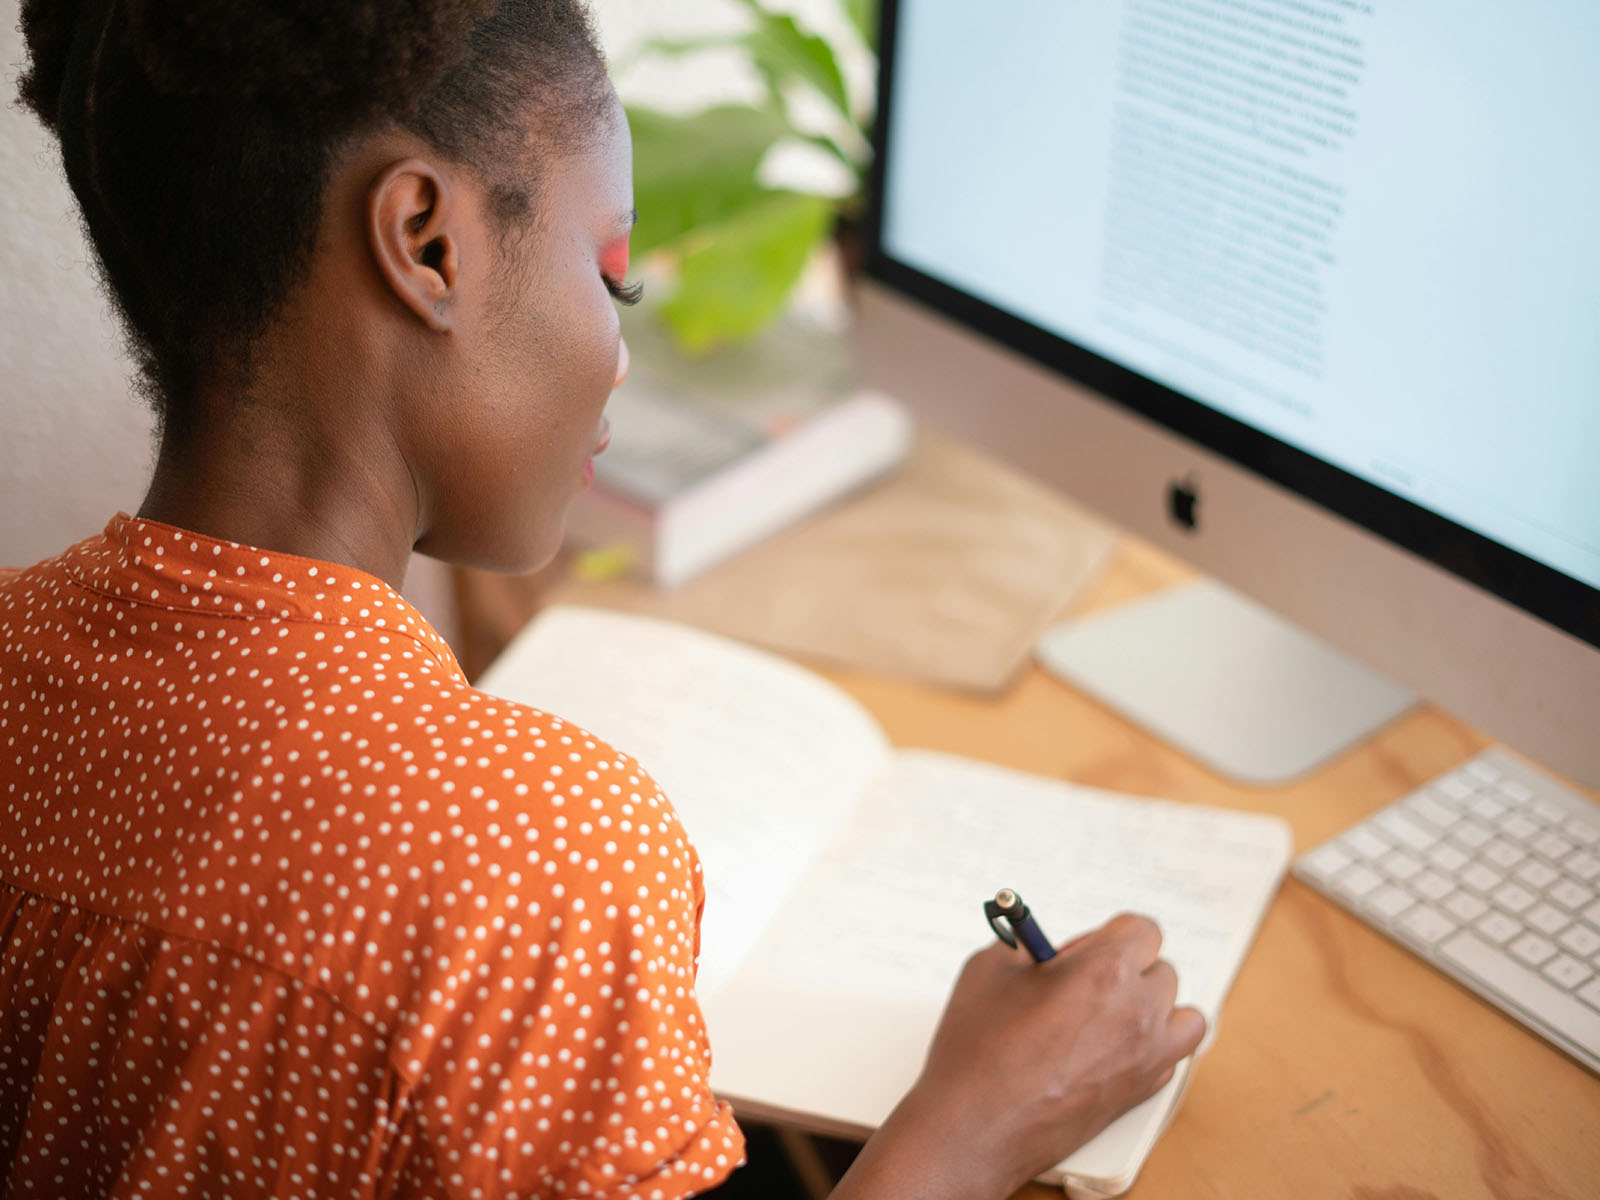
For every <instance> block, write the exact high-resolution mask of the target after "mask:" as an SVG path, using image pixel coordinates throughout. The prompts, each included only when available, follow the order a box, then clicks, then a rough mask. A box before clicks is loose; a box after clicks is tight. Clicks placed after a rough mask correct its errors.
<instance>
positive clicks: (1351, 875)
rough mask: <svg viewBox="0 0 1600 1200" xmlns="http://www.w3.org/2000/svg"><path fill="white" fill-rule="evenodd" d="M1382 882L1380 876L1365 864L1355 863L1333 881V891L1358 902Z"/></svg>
mask: <svg viewBox="0 0 1600 1200" xmlns="http://www.w3.org/2000/svg"><path fill="white" fill-rule="evenodd" d="M1382 882H1383V876H1382V875H1379V874H1378V873H1377V872H1376V871H1374V870H1373V869H1372V868H1371V867H1369V866H1367V865H1366V864H1365V863H1357V864H1356V865H1355V866H1353V867H1351V868H1350V869H1349V870H1348V871H1346V872H1345V873H1344V874H1343V875H1341V876H1339V877H1338V878H1337V879H1335V880H1334V881H1333V889H1334V891H1336V892H1340V893H1342V894H1344V895H1346V896H1349V897H1350V898H1351V899H1352V900H1359V899H1361V897H1363V896H1365V895H1366V894H1367V893H1368V892H1370V891H1372V889H1373V888H1375V887H1377V886H1378V885H1379V884H1381V883H1382Z"/></svg>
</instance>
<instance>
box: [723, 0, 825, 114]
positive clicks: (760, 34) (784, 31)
mask: <svg viewBox="0 0 1600 1200" xmlns="http://www.w3.org/2000/svg"><path fill="white" fill-rule="evenodd" d="M745 7H746V8H748V9H749V10H750V11H751V12H752V13H753V14H755V18H756V27H755V29H754V30H752V31H751V32H750V33H747V34H745V36H744V38H743V41H744V44H745V46H746V48H747V49H749V51H750V57H751V58H752V59H753V60H754V62H755V65H756V70H758V71H760V72H761V74H762V75H763V76H764V77H765V78H766V80H767V85H768V86H769V87H770V88H771V89H772V91H773V93H774V94H775V95H778V94H781V93H780V91H779V85H780V84H782V83H783V82H784V81H786V80H789V79H802V80H804V81H805V82H806V83H809V84H810V85H811V86H812V87H814V88H816V89H817V91H819V92H821V93H822V94H823V96H825V97H826V98H827V100H828V101H829V103H831V104H832V105H833V106H834V107H835V108H837V109H838V110H839V111H840V112H841V113H843V114H844V115H845V116H846V117H847V118H848V117H850V97H849V95H848V94H847V93H846V92H845V87H844V75H843V74H842V73H841V72H840V71H839V61H838V59H836V58H835V57H834V55H833V47H831V46H829V45H828V43H827V42H825V41H823V39H822V38H820V37H818V36H817V35H816V34H814V33H806V32H805V31H804V30H803V29H801V28H800V26H799V25H797V24H795V20H794V18H793V17H791V16H788V15H787V14H784V15H781V16H780V15H778V14H775V13H769V12H767V11H766V10H765V9H763V8H762V7H761V6H760V5H758V4H756V3H755V0H745Z"/></svg>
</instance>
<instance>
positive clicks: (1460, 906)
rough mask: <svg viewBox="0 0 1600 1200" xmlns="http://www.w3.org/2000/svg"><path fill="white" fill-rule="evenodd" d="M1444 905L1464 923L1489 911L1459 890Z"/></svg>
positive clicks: (1469, 894) (1470, 895)
mask: <svg viewBox="0 0 1600 1200" xmlns="http://www.w3.org/2000/svg"><path fill="white" fill-rule="evenodd" d="M1444 907H1445V911H1446V912H1448V913H1449V914H1450V915H1451V916H1452V917H1455V918H1456V919H1457V920H1458V921H1461V922H1463V923H1470V922H1472V921H1476V920H1477V919H1478V918H1479V917H1481V916H1483V914H1484V913H1486V912H1488V911H1489V906H1488V905H1487V904H1485V903H1484V902H1483V901H1482V900H1479V899H1478V898H1477V897H1476V896H1474V895H1473V894H1472V893H1471V892H1457V893H1456V894H1455V895H1453V896H1451V897H1450V899H1448V900H1446V901H1445V902H1444ZM1513 924H1515V923H1514V922H1513ZM1580 953H1583V952H1582V951H1580Z"/></svg>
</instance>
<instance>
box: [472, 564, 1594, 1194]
mask: <svg viewBox="0 0 1600 1200" xmlns="http://www.w3.org/2000/svg"><path fill="white" fill-rule="evenodd" d="M1187 574H1188V572H1187V571H1186V570H1185V569H1184V568H1183V567H1181V566H1180V565H1178V564H1177V563H1175V562H1173V561H1172V560H1171V559H1169V558H1167V557H1165V556H1164V555H1161V554H1159V553H1158V552H1156V551H1154V550H1152V549H1149V548H1147V547H1144V546H1142V545H1140V544H1138V543H1133V542H1127V543H1124V544H1123V546H1122V547H1121V548H1120V550H1119V552H1118V555H1117V557H1116V559H1115V561H1114V563H1113V565H1112V567H1111V569H1110V570H1108V571H1107V572H1106V574H1105V575H1104V576H1102V578H1101V579H1100V580H1099V581H1098V583H1097V584H1096V585H1095V586H1094V587H1093V588H1092V589H1091V590H1090V592H1089V593H1088V594H1086V595H1085V596H1084V597H1083V598H1082V599H1081V601H1080V603H1079V605H1078V606H1077V611H1080V612H1089V611H1093V610H1095V609H1097V608H1102V607H1107V606H1110V605H1114V604H1117V603H1121V602H1123V601H1125V600H1128V599H1131V598H1133V597H1135V596H1137V595H1141V594H1143V593H1145V592H1149V591H1153V590H1156V589H1158V588H1161V587H1165V586H1170V585H1171V584H1173V583H1175V582H1178V581H1179V580H1181V579H1183V578H1185V577H1186V576H1187ZM524 595H526V593H524ZM498 603H499V604H500V606H501V611H505V610H506V605H507V604H508V602H507V601H506V600H505V599H504V598H502V599H501V600H500V601H499V602H498ZM512 607H514V605H513V606H512ZM528 611H531V609H528V610H525V611H523V612H522V613H521V617H526V615H527V612H528ZM513 627H514V626H513ZM822 673H823V674H824V675H826V676H827V677H828V678H829V679H831V680H833V682H835V683H836V684H838V685H839V686H840V687H842V688H844V689H845V690H846V691H848V692H849V693H850V694H852V695H853V696H855V697H856V698H857V699H858V700H860V701H861V702H862V703H863V704H865V705H866V707H867V708H868V709H869V710H871V712H872V713H873V715H874V716H875V717H876V718H877V719H878V720H879V721H880V722H881V723H882V725H883V727H884V728H885V730H886V731H887V732H888V734H889V737H890V738H891V739H892V740H893V741H894V742H895V743H897V744H899V745H911V746H937V747H939V748H940V749H944V750H948V751H951V752H953V753H957V754H969V755H972V756H974V757H977V758H985V759H990V760H993V761H995V762H1000V763H1005V764H1007V765H1010V766H1014V767H1018V768H1021V769H1023V770H1027V771H1034V772H1038V773H1039V774H1042V775H1051V776H1056V777H1059V778H1062V779H1069V780H1072V781H1074V782H1078V783H1085V784H1090V785H1093V786H1096V787H1106V788H1114V789H1118V790H1122V791H1128V792H1134V793H1141V794H1145V795H1155V796H1168V797H1171V798H1173V799H1177V800H1186V801H1194V802H1196V803H1204V804H1216V805H1222V806H1226V807H1231V808H1241V809H1250V810H1254V811H1258V812H1270V813H1276V814H1278V815H1279V816H1282V817H1284V818H1286V819H1287V820H1288V821H1289V822H1290V823H1291V824H1292V825H1293V827H1294V832H1295V845H1296V847H1297V849H1304V848H1306V847H1308V846H1311V845H1314V844H1316V843H1317V842H1320V841H1321V840H1323V839H1324V838H1326V837H1328V836H1330V835H1332V834H1333V833H1335V832H1337V831H1338V830H1340V829H1342V828H1344V827H1345V826H1347V825H1350V824H1353V823H1354V822H1356V821H1357V820H1359V819H1361V818H1362V817H1364V816H1366V815H1368V814H1369V813H1372V812H1374V811H1375V810H1377V809H1379V808H1381V807H1383V806H1384V805H1386V804H1388V803H1390V802H1391V801H1393V800H1395V799H1397V798H1398V797H1400V796H1402V795H1404V794H1405V793H1406V792H1407V791H1410V790H1411V789H1413V788H1414V787H1416V786H1417V785H1419V784H1421V783H1422V782H1424V781H1426V780H1427V779H1429V778H1431V777H1432V776H1434V775H1437V774H1438V773H1440V772H1441V771H1444V770H1446V769H1447V768H1449V767H1451V766H1453V765H1455V764H1457V763H1459V762H1461V761H1462V760H1463V759H1466V758H1468V757H1470V756H1471V755H1472V754H1474V753H1476V752H1477V751H1478V750H1480V749H1481V748H1483V747H1484V746H1486V745H1488V744H1489V740H1488V739H1487V738H1485V737H1484V736H1482V735H1481V734H1479V733H1477V732H1476V731H1474V730H1472V729H1470V728H1468V727H1467V726H1465V725H1463V724H1462V723H1461V722H1459V721H1456V720H1454V719H1452V718H1450V717H1448V716H1446V715H1445V714H1443V713H1441V712H1439V711H1437V710H1436V709H1431V708H1422V709H1419V710H1417V711H1415V712H1413V713H1411V714H1410V715H1409V716H1406V717H1404V718H1402V719H1401V720H1400V721H1398V722H1396V723H1395V724H1394V725H1393V726H1391V727H1390V728H1389V729H1387V730H1385V731H1383V732H1382V733H1380V734H1378V735H1377V736H1375V737H1373V738H1372V739H1370V740H1369V741H1368V742H1367V743H1366V744H1364V745H1363V746H1361V747H1359V748H1358V749H1356V750H1355V751H1353V752H1351V753H1349V754H1346V755H1345V756H1344V757H1342V758H1341V759H1339V760H1338V761H1337V762H1335V763H1334V764H1333V765H1332V766H1329V767H1327V768H1325V769H1323V770H1321V771H1319V772H1317V773H1316V774H1315V775H1313V776H1312V777H1310V778H1308V779H1305V780H1303V781H1301V782H1299V783H1295V784H1291V785H1289V786H1287V787H1281V788H1274V789H1270V790H1253V789H1248V788H1244V787H1239V786H1235V785H1233V784H1230V783H1227V782H1225V781H1223V780H1221V779H1219V778H1217V777H1216V776H1214V775H1212V774H1210V773H1209V772H1208V771H1206V770H1205V769H1204V768H1202V767H1200V766H1197V765H1196V764H1194V763H1193V762H1191V761H1189V760H1188V759H1186V758H1184V757H1183V756H1182V755H1180V754H1178V753H1177V752H1176V751H1174V750H1171V749H1169V748H1167V747H1166V746H1165V745H1164V744H1163V743H1161V742H1159V741H1157V740H1156V739H1155V738H1153V737H1151V736H1150V735H1148V734H1146V733H1144V732H1142V731H1141V730H1139V729H1137V728H1135V727H1133V726H1132V725H1130V724H1128V723H1127V722H1126V721H1124V720H1122V719H1121V718H1119V717H1117V716H1115V715H1113V714H1112V713H1110V712H1108V711H1106V710H1105V709H1103V708H1101V707H1099V706H1098V705H1097V704H1095V703H1094V702H1093V701H1091V700H1088V699H1087V698H1085V697H1084V696H1082V695H1080V694H1078V693H1077V692H1075V691H1073V690H1072V689H1070V688H1069V687H1067V686H1066V685H1064V684H1061V683H1059V682H1057V681H1055V680H1054V679H1053V678H1051V677H1049V676H1047V675H1046V674H1045V673H1044V672H1043V671H1040V670H1038V669H1033V670H1031V671H1030V672H1028V673H1027V674H1026V675H1025V676H1024V678H1023V679H1022V681H1021V682H1020V683H1019V685H1018V686H1017V687H1016V688H1015V689H1013V690H1012V691H1011V692H1010V693H1008V694H1007V695H1005V696H1004V697H1003V698H1001V699H999V700H992V699H981V698H973V697H968V696H962V695H958V694H955V693H951V692H946V691H941V690H938V689H934V688H929V687H925V686H921V685H918V684H914V683H907V682H903V681H897V680H889V679H884V678H880V677H875V676H867V675H861V674H856V673H852V672H849V671H840V670H834V669H823V670H822ZM1060 1194H1061V1193H1060V1192H1058V1191H1054V1190H1051V1189H1046V1188H1042V1187H1037V1186H1035V1187H1029V1188H1027V1189H1025V1190H1024V1191H1023V1192H1022V1193H1021V1194H1020V1196H1019V1198H1018V1200H1047V1198H1048V1197H1052V1196H1054V1197H1059V1196H1060ZM1129 1195H1130V1197H1132V1200H1159V1198H1173V1200H1176V1198H1180V1197H1181V1198H1182V1200H1205V1198H1209V1197H1217V1198H1219V1200H1220V1198H1226V1200H1244V1198H1249V1200H1254V1198H1261V1200H1275V1198H1278V1197H1284V1198H1289V1200H1321V1198H1323V1197H1342V1198H1349V1200H1477V1198H1480V1197H1481V1198H1485V1200H1558V1198H1559V1200H1595V1198H1596V1197H1600V1079H1596V1078H1595V1077H1594V1076H1592V1075H1590V1074H1589V1073H1588V1072H1586V1071H1584V1070H1583V1069H1582V1068H1580V1067H1578V1066H1577V1065H1576V1064H1574V1063H1573V1062H1572V1061H1571V1060H1569V1059H1567V1058H1565V1057H1564V1056H1563V1055H1561V1054H1560V1053H1559V1052H1558V1051H1556V1050H1553V1049H1551V1048H1550V1047H1549V1046H1547V1045H1546V1044H1545V1043H1544V1042H1542V1041H1540V1040H1539V1039H1537V1038H1536V1037H1534V1036H1533V1035H1532V1034H1530V1033H1527V1032H1526V1031H1524V1030H1523V1029H1522V1028H1521V1027H1520V1026H1518V1025H1516V1024H1514V1023H1513V1022H1512V1021H1510V1020H1509V1019H1507V1018H1506V1017H1504V1016H1502V1015H1501V1014H1500V1013H1499V1012H1497V1011H1496V1010H1494V1009H1492V1008H1490V1007H1489V1006H1488V1005H1487V1004H1485V1003H1483V1002H1482V1001H1481V1000H1479V999H1477V998H1476V997H1475V996H1473V995H1472V994H1470V993H1469V992H1467V991H1465V990H1464V989H1462V988H1460V987H1458V986H1457V985H1456V984H1454V983H1453V982H1451V981H1450V980H1449V979H1447V978H1445V976H1443V975H1441V974H1439V973H1438V972H1436V971H1434V970H1432V969H1431V968H1429V967H1427V966H1425V965H1423V964H1422V963H1421V962H1420V961H1418V960H1417V959H1415V958H1413V957H1412V956H1411V955H1410V954H1408V953H1407V952H1406V951H1404V950H1402V949H1401V948H1400V947H1399V946H1397V945H1396V944H1395V943H1393V942H1391V941H1389V940H1388V939H1387V938H1385V937H1383V936H1381V935H1380V934H1378V933H1375V932H1373V931H1372V930H1371V929H1369V928H1368V927H1367V926H1366V925H1364V924H1362V923H1361V922H1359V921H1357V920H1356V919H1355V918H1353V917H1351V916H1349V915H1347V914H1346V913H1344V912H1343V911H1342V910H1340V909H1339V908H1337V907H1335V906H1334V905H1333V904H1331V903H1329V902H1328V901H1327V900H1325V899H1323V898H1322V897H1321V896H1319V895H1317V894H1316V893H1315V892H1313V891H1312V890H1311V889H1310V888H1307V887H1306V886H1304V885H1303V884H1301V883H1299V882H1298V881H1296V880H1294V879H1289V880H1287V881H1285V883H1284V885H1283V890H1282V892H1281V893H1280V895H1279V896H1278V899H1277V900H1276V901H1275V902H1274V904H1273V906H1272V908H1271V910H1270V911H1269V912H1268V914H1267V918H1266V921H1265V923H1264V925H1263V926H1262V929H1261V934H1260V937H1259V938H1258V939H1257V941H1256V944H1255V946H1254V948H1253V949H1252V950H1251V952H1250V956H1249V958H1248V959H1247V960H1246V961H1245V964H1244V968H1243V970H1242V971H1241V972H1240V975H1239V978H1238V981H1237V982H1236V983H1235V985H1234V988H1233V991H1232V992H1231V993H1230V995H1229V998H1228V1001H1227V1004H1226V1006H1225V1008H1224V1010H1223V1014H1222V1020H1221V1024H1220V1028H1219V1030H1218V1036H1217V1041H1216V1043H1215V1045H1214V1046H1213V1047H1212V1049H1211V1050H1210V1051H1209V1053H1208V1054H1207V1055H1206V1057H1205V1059H1204V1061H1203V1062H1202V1063H1201V1064H1200V1066H1199V1069H1198V1070H1197V1072H1196V1075H1195V1080H1194V1083H1193V1085H1192V1086H1191V1088H1190V1091H1189V1094H1188V1097H1187V1098H1186V1100H1185V1101H1184V1104H1183V1107H1182V1108H1181V1109H1179V1111H1178V1114H1177V1116H1176V1117H1175V1118H1174V1120H1173V1123H1172V1126H1171V1128H1170V1129H1169V1130H1168V1131H1167V1133H1166V1134H1165V1136H1164V1137H1163V1138H1162V1140H1161V1142H1160V1144H1159V1145H1158V1146H1157V1147H1156V1149H1155V1152H1154V1153H1153V1154H1152V1155H1151V1157H1150V1160H1149V1162H1148V1164H1147V1165H1146V1166H1145V1169H1144V1172H1143V1173H1142V1174H1141V1176H1140V1177H1139V1181H1138V1183H1137V1185H1136V1186H1135V1187H1134V1189H1133V1191H1132V1192H1130V1193H1129Z"/></svg>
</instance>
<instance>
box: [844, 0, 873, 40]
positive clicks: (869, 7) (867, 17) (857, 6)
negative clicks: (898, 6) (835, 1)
mask: <svg viewBox="0 0 1600 1200" xmlns="http://www.w3.org/2000/svg"><path fill="white" fill-rule="evenodd" d="M842 3H843V6H844V14H845V16H847V17H849V18H850V24H852V25H854V26H855V27H856V32H858V33H859V34H861V40H862V41H863V42H865V43H866V44H867V47H868V49H871V50H876V49H877V48H878V0H842Z"/></svg>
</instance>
